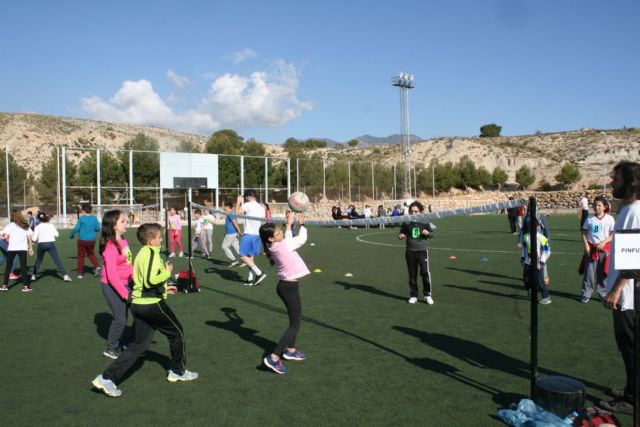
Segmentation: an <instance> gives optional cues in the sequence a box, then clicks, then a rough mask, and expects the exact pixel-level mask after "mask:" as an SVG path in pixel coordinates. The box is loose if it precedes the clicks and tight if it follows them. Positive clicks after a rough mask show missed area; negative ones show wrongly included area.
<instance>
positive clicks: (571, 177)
mask: <svg viewBox="0 0 640 427" xmlns="http://www.w3.org/2000/svg"><path fill="white" fill-rule="evenodd" d="M555 178H556V181H558V182H559V183H560V184H562V185H564V186H570V185H571V184H575V183H576V182H578V181H580V179H581V178H582V174H580V169H578V167H577V166H575V165H573V164H571V163H565V164H564V166H562V169H561V170H560V173H558V175H556V176H555Z"/></svg>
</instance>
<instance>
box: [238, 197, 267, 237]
mask: <svg viewBox="0 0 640 427" xmlns="http://www.w3.org/2000/svg"><path fill="white" fill-rule="evenodd" d="M242 210H243V211H244V213H245V215H247V216H255V217H258V218H264V216H265V210H264V207H262V205H261V204H260V203H258V202H256V201H255V200H252V201H251V202H246V203H243V204H242ZM260 225H262V221H258V220H254V219H245V220H244V234H254V235H256V236H257V235H259V234H260V232H259V230H260Z"/></svg>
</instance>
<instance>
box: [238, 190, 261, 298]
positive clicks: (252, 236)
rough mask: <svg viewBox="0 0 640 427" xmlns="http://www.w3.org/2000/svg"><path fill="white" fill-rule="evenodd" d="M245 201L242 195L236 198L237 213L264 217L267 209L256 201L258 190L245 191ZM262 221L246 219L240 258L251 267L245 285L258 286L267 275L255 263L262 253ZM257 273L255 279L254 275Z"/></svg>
mask: <svg viewBox="0 0 640 427" xmlns="http://www.w3.org/2000/svg"><path fill="white" fill-rule="evenodd" d="M244 199H245V202H244V203H242V201H243V200H242V197H240V196H238V199H237V200H236V213H238V214H240V215H247V216H252V217H256V218H264V217H265V210H264V207H262V205H261V204H260V203H258V202H257V201H256V192H255V191H253V190H246V191H245V192H244ZM261 224H262V221H260V220H259V219H248V218H245V220H244V232H243V233H242V237H241V238H240V259H241V260H242V262H244V263H245V264H247V268H249V276H248V277H247V281H246V282H245V283H244V284H245V286H257V285H259V284H260V282H262V281H263V280H264V279H265V278H266V277H267V275H266V274H264V273H263V272H262V270H260V268H258V266H257V265H256V264H255V259H254V257H256V256H258V255H260V225H261ZM254 274H255V275H256V277H255V280H254V278H253V275H254Z"/></svg>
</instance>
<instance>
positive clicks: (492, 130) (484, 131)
mask: <svg viewBox="0 0 640 427" xmlns="http://www.w3.org/2000/svg"><path fill="white" fill-rule="evenodd" d="M501 131H502V126H498V125H497V124H495V123H489V124H488V125H483V126H481V127H480V137H482V138H492V137H495V136H500V132H501Z"/></svg>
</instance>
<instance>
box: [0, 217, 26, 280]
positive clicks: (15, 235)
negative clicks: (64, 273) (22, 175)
mask: <svg viewBox="0 0 640 427" xmlns="http://www.w3.org/2000/svg"><path fill="white" fill-rule="evenodd" d="M32 235H33V231H31V228H30V227H29V223H28V222H27V220H26V219H25V218H24V216H23V215H22V214H21V213H20V211H18V210H15V211H13V212H12V213H11V222H10V223H9V224H8V225H7V226H6V227H5V228H4V230H2V236H3V238H4V239H5V240H8V241H9V246H8V248H7V267H6V269H5V270H4V283H3V284H2V287H1V288H0V291H2V292H6V291H8V290H9V288H8V287H7V285H9V273H11V270H12V266H13V261H14V259H15V258H16V257H17V258H19V259H20V271H21V273H22V292H31V290H32V289H31V285H30V283H29V280H28V279H29V276H28V274H27V255H29V256H31V255H33V246H32V243H31V236H32Z"/></svg>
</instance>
